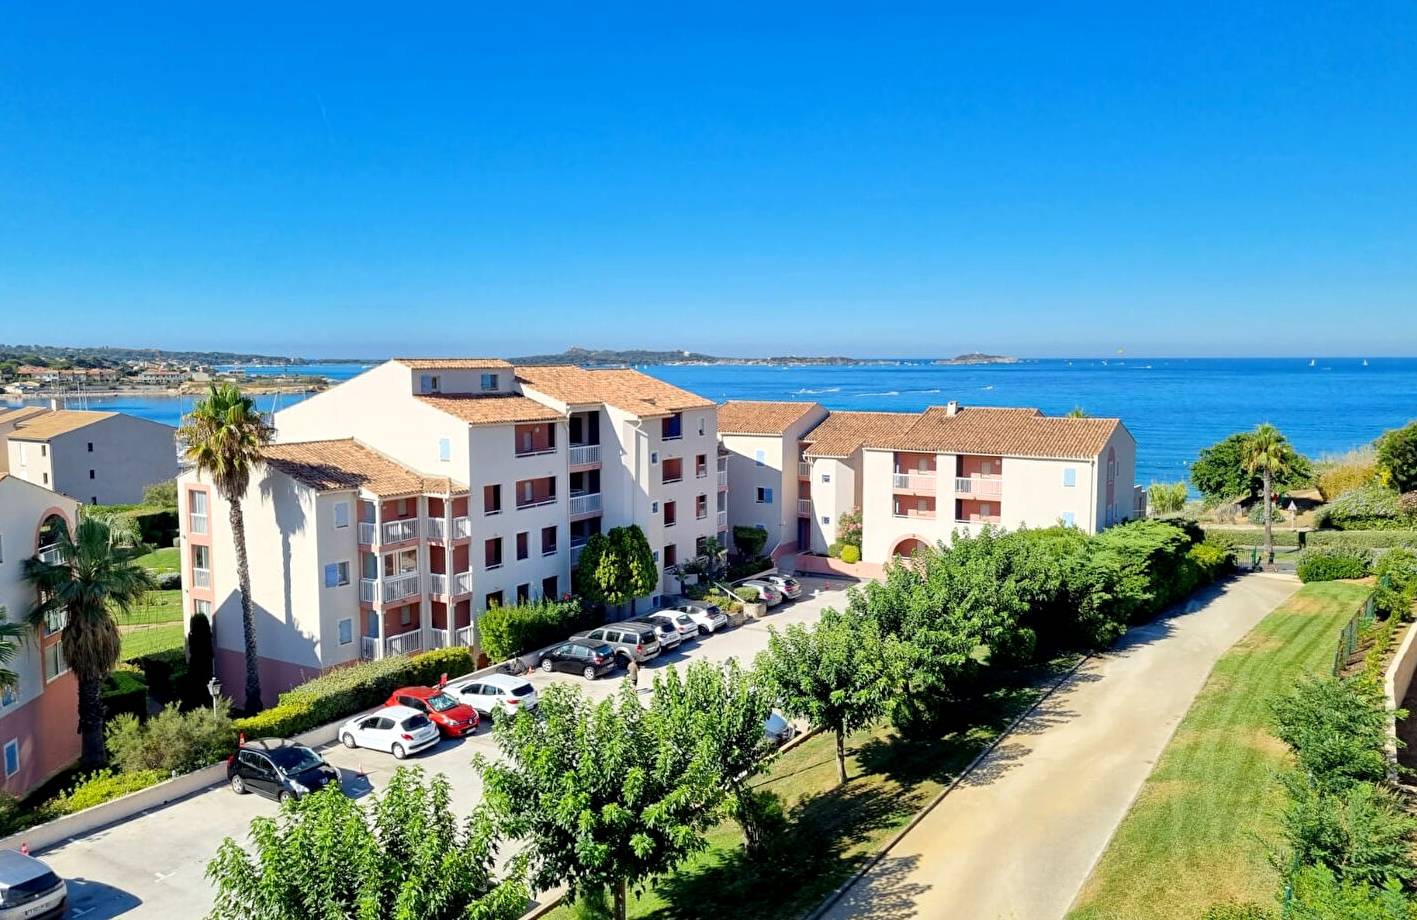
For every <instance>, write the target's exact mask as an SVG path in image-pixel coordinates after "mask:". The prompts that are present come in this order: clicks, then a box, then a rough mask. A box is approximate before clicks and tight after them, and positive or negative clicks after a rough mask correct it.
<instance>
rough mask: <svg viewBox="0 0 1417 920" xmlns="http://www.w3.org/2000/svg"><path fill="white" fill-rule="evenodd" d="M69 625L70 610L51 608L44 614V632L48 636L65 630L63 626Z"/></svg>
mask: <svg viewBox="0 0 1417 920" xmlns="http://www.w3.org/2000/svg"><path fill="white" fill-rule="evenodd" d="M68 625H69V611H68V610H64V609H60V610H50V611H49V612H47V613H46V614H45V615H44V634H45V635H46V636H52V635H54V634H55V633H57V632H59V631H61V630H63V628H64V627H65V626H68Z"/></svg>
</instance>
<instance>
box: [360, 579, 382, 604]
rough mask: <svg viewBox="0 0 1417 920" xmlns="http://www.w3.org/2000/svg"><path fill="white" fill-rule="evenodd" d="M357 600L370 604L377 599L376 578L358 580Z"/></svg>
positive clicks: (377, 587) (377, 586)
mask: <svg viewBox="0 0 1417 920" xmlns="http://www.w3.org/2000/svg"><path fill="white" fill-rule="evenodd" d="M359 599H360V600H361V601H362V602H364V603H366V604H372V603H374V602H375V601H377V600H378V599H379V581H378V579H376V578H361V579H359Z"/></svg>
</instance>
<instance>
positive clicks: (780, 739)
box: [763, 710, 797, 747]
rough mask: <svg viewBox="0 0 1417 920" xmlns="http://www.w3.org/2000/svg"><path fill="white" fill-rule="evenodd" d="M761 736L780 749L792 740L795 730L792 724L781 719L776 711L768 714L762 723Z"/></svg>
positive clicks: (780, 715)
mask: <svg viewBox="0 0 1417 920" xmlns="http://www.w3.org/2000/svg"><path fill="white" fill-rule="evenodd" d="M763 734H764V735H765V736H766V737H767V739H768V741H770V742H772V744H773V745H774V746H775V747H782V746H783V745H784V744H786V743H787V742H789V741H791V740H792V736H793V735H795V734H797V729H795V728H793V727H792V723H791V722H789V721H787V719H785V718H783V716H782V714H781V713H779V712H778V711H777V710H773V711H772V712H771V713H769V715H768V717H767V721H766V722H764V723H763Z"/></svg>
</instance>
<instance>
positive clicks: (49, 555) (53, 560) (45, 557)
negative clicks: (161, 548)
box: [38, 545, 211, 587]
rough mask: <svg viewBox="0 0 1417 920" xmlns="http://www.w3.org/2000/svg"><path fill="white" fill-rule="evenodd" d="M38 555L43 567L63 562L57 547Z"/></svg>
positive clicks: (48, 547) (42, 548) (43, 548)
mask: <svg viewBox="0 0 1417 920" xmlns="http://www.w3.org/2000/svg"><path fill="white" fill-rule="evenodd" d="M38 555H39V561H40V562H43V563H44V564H45V565H58V564H59V563H60V562H61V561H62V560H63V558H64V555H63V553H62V552H61V551H60V549H59V547H58V545H54V546H42V547H40V549H39V554H38ZM203 571H206V570H205V569H203ZM207 574H208V576H210V574H211V573H210V572H208V573H207ZM209 584H210V582H208V585H209ZM203 587H207V585H203Z"/></svg>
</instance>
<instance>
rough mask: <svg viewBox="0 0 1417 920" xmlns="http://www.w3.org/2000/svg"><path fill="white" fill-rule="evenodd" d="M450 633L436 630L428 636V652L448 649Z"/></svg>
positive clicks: (444, 630)
mask: <svg viewBox="0 0 1417 920" xmlns="http://www.w3.org/2000/svg"><path fill="white" fill-rule="evenodd" d="M447 646H448V631H447V630H446V629H434V630H433V631H432V632H430V633H429V634H428V651H430V652H431V651H433V650H434V649H439V648H447Z"/></svg>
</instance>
